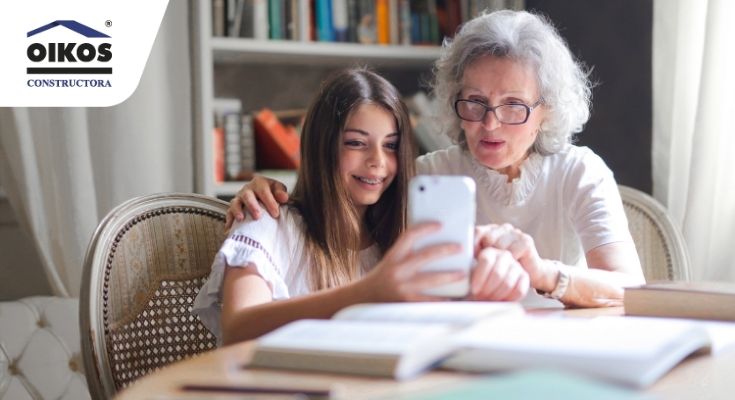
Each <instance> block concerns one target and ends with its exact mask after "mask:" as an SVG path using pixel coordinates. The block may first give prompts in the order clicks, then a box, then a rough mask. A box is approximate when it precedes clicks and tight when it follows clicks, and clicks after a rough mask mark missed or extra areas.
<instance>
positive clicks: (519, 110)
mask: <svg viewBox="0 0 735 400" xmlns="http://www.w3.org/2000/svg"><path fill="white" fill-rule="evenodd" d="M541 103H543V99H538V101H537V102H535V103H533V104H531V105H530V106H527V105H525V104H522V103H514V104H501V105H499V106H495V107H490V106H488V105H486V104H484V103H481V102H479V101H475V100H468V99H459V100H457V101H455V102H454V112H456V113H457V116H458V117H459V118H461V119H463V120H465V121H471V122H480V121H483V120H484V119H485V116H486V115H487V113H488V111H492V113H493V114H495V118H497V119H498V122H500V123H501V124H506V125H521V124H525V123H526V121H528V117H529V116H530V115H531V111H533V109H534V108H536V107H538V106H539V105H540V104H541Z"/></svg>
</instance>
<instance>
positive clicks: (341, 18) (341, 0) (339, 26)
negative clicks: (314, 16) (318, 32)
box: [332, 0, 348, 42]
mask: <svg viewBox="0 0 735 400" xmlns="http://www.w3.org/2000/svg"><path fill="white" fill-rule="evenodd" d="M347 23H348V17H347V0H332V27H333V28H334V40H335V41H336V42H346V41H347Z"/></svg>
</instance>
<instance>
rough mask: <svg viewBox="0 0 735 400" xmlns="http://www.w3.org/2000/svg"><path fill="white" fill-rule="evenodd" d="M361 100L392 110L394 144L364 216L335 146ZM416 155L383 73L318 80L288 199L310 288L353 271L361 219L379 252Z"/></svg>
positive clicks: (390, 237) (401, 225)
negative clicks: (390, 163) (390, 175)
mask: <svg viewBox="0 0 735 400" xmlns="http://www.w3.org/2000/svg"><path fill="white" fill-rule="evenodd" d="M363 104H373V105H377V106H379V107H382V108H384V109H385V110H386V111H388V112H390V113H391V114H392V115H393V116H394V117H395V120H396V125H397V127H398V132H399V144H398V149H397V150H396V158H397V162H398V167H397V173H396V176H395V178H394V179H393V182H392V183H391V184H390V186H389V187H388V188H387V189H386V190H385V192H383V195H382V196H381V197H380V199H379V200H378V202H377V203H375V204H373V205H371V206H368V208H367V210H366V212H365V218H364V221H360V220H359V214H358V213H357V210H356V208H355V206H354V205H353V203H352V200H351V199H350V196H349V193H348V191H347V189H346V188H345V186H344V183H343V182H342V178H341V175H340V173H339V165H340V164H339V154H340V145H341V140H342V131H343V129H344V127H345V123H346V122H347V119H348V117H349V116H350V114H351V113H352V112H353V111H354V110H356V109H357V107H359V106H361V105H363ZM415 157H416V146H415V144H414V141H413V135H412V134H411V125H410V122H409V118H408V111H407V108H406V105H405V104H404V103H403V101H401V98H400V94H399V93H398V90H397V89H396V88H395V87H394V86H393V85H391V84H390V83H389V82H388V81H387V80H385V79H384V78H383V77H381V76H379V75H377V74H375V73H374V72H371V71H369V70H366V69H364V68H352V69H347V70H344V71H341V72H339V73H337V74H336V75H333V76H332V77H331V78H329V79H328V80H327V81H326V82H324V83H323V84H322V86H321V89H320V92H319V95H318V96H317V97H316V98H315V99H314V100H313V102H312V104H311V105H310V106H309V109H308V111H307V114H306V119H305V120H304V128H303V130H302V133H301V167H300V169H299V173H298V180H297V182H296V186H295V188H294V191H293V193H292V195H291V203H290V204H291V206H292V207H294V208H296V209H297V210H298V211H299V213H300V214H301V216H302V218H303V222H304V227H303V229H304V232H305V237H306V243H305V244H304V251H305V252H306V253H305V254H308V255H309V257H310V261H311V262H310V263H309V264H310V266H311V270H310V271H309V272H308V273H309V281H310V284H311V287H312V289H313V290H319V289H326V288H330V287H337V286H340V285H343V284H345V283H347V282H350V281H352V280H354V279H356V278H357V277H358V276H359V268H358V267H359V266H358V259H357V254H358V251H359V246H360V230H361V226H363V224H364V226H365V227H366V228H367V229H368V231H369V235H370V238H372V239H373V241H375V242H376V243H377V244H378V246H379V248H380V250H381V252H385V251H386V250H387V249H388V248H389V247H390V246H391V245H392V244H393V242H395V241H396V239H397V238H398V236H399V235H400V234H401V232H403V230H404V229H405V227H406V208H407V191H408V180H409V179H410V178H411V177H413V176H414V174H415V165H414V159H415Z"/></svg>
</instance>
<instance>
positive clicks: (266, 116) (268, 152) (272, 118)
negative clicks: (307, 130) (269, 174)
mask: <svg viewBox="0 0 735 400" xmlns="http://www.w3.org/2000/svg"><path fill="white" fill-rule="evenodd" d="M253 122H254V124H253V125H254V128H255V146H256V152H257V154H258V157H257V160H256V163H257V166H258V169H297V168H298V167H299V165H300V164H301V154H300V152H299V151H300V150H299V149H300V140H301V139H300V137H299V133H298V130H297V129H296V127H295V126H293V125H284V124H282V123H281V121H280V120H279V119H278V117H277V116H276V114H275V113H274V112H273V111H271V110H270V109H268V108H264V109H262V110H260V111H258V112H257V113H255V115H254V117H253Z"/></svg>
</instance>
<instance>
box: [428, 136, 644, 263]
mask: <svg viewBox="0 0 735 400" xmlns="http://www.w3.org/2000/svg"><path fill="white" fill-rule="evenodd" d="M416 164H417V169H418V171H419V173H420V174H433V175H468V176H470V177H472V178H474V179H475V181H476V182H477V224H478V225H482V224H488V223H493V224H503V223H510V224H512V225H513V226H515V227H516V228H519V229H520V230H522V231H523V232H525V233H527V234H529V235H531V237H533V239H534V242H535V245H536V248H537V250H538V252H539V255H540V256H541V257H543V258H548V259H554V260H560V261H562V262H563V263H565V264H567V265H579V266H586V265H587V264H586V261H585V257H584V255H585V253H586V252H588V251H590V250H592V249H594V248H595V247H598V246H601V245H604V244H608V243H614V242H630V243H632V242H633V239H632V238H631V236H630V232H629V230H628V220H627V218H626V216H625V210H624V209H623V204H622V201H621V200H620V193H619V191H618V187H617V183H616V182H615V178H614V177H613V173H612V171H610V169H609V168H608V167H607V165H605V162H604V161H602V159H601V158H600V157H599V156H597V155H596V154H595V153H593V152H592V150H590V149H589V148H587V147H578V146H572V145H570V146H567V147H566V148H565V149H564V150H562V151H561V152H559V153H557V154H552V155H548V156H542V155H540V154H537V153H532V154H531V155H530V156H529V157H528V159H526V160H525V161H524V162H523V164H522V165H521V175H520V176H519V177H518V178H516V179H514V180H513V181H511V182H507V178H506V176H505V175H502V174H500V173H498V172H496V171H494V170H492V169H490V168H487V167H485V166H483V165H481V164H480V163H478V162H477V161H476V160H475V159H474V158H473V157H472V155H471V154H470V153H469V152H468V151H466V150H463V149H462V148H461V147H459V146H451V147H449V148H447V149H444V150H439V151H436V152H433V153H430V154H427V155H424V156H422V157H419V158H418V160H417V161H416Z"/></svg>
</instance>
